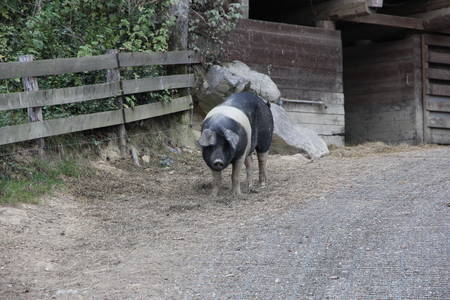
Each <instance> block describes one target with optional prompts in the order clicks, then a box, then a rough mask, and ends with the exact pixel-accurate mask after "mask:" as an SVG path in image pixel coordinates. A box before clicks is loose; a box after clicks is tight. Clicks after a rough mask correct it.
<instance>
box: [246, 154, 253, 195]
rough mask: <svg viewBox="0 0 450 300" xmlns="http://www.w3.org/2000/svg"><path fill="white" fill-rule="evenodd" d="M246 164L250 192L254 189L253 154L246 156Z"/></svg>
mask: <svg viewBox="0 0 450 300" xmlns="http://www.w3.org/2000/svg"><path fill="white" fill-rule="evenodd" d="M244 164H245V169H246V171H247V187H248V192H249V193H250V192H252V191H253V156H252V155H251V154H249V155H248V156H247V157H246V158H245V162H244Z"/></svg>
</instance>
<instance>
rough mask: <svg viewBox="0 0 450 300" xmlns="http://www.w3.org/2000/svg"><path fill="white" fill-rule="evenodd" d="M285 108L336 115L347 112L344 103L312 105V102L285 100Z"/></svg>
mask: <svg viewBox="0 0 450 300" xmlns="http://www.w3.org/2000/svg"><path fill="white" fill-rule="evenodd" d="M283 108H284V109H285V110H286V111H288V112H303V113H317V114H334V115H344V114H345V111H344V105H343V104H326V105H311V104H300V103H288V102H284V103H283Z"/></svg>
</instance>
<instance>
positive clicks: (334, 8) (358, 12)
mask: <svg viewBox="0 0 450 300" xmlns="http://www.w3.org/2000/svg"><path fill="white" fill-rule="evenodd" d="M313 12H314V15H315V17H316V19H318V20H328V19H330V20H339V19H343V18H348V17H355V16H365V15H369V14H370V10H369V7H368V6H367V2H366V0H331V1H327V2H324V3H321V4H318V5H316V6H313Z"/></svg>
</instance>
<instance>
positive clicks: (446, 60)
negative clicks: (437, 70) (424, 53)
mask: <svg viewBox="0 0 450 300" xmlns="http://www.w3.org/2000/svg"><path fill="white" fill-rule="evenodd" d="M428 53H429V54H428V61H429V62H430V63H435V64H447V65H450V51H448V52H438V51H436V50H433V49H430V50H429V52H428Z"/></svg>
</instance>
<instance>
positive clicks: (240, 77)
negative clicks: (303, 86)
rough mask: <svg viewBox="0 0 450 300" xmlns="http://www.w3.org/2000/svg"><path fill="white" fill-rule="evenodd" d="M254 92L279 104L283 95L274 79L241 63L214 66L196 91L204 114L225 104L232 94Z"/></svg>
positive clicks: (234, 62)
mask: <svg viewBox="0 0 450 300" xmlns="http://www.w3.org/2000/svg"><path fill="white" fill-rule="evenodd" d="M242 91H249V92H253V93H255V94H257V95H259V96H260V97H262V98H263V99H265V100H267V101H270V102H277V101H278V100H279V99H280V96H281V93H280V91H279V90H278V87H277V85H276V84H275V83H274V82H273V81H272V79H271V78H270V77H269V76H267V75H265V74H262V73H258V72H256V71H253V70H251V69H250V68H249V67H248V66H247V65H246V64H244V63H242V62H240V61H237V60H236V61H233V62H231V63H226V64H224V65H223V66H218V65H214V66H212V67H211V68H210V69H209V70H208V72H207V73H206V75H205V76H204V80H203V83H202V85H201V87H200V88H199V89H197V90H196V91H195V97H196V99H197V101H198V105H199V106H200V108H201V110H202V111H203V112H204V113H207V112H208V111H210V110H211V109H212V108H213V107H214V106H216V105H218V104H220V103H222V102H223V99H225V98H226V97H228V96H229V95H231V94H234V93H239V92H242Z"/></svg>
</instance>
